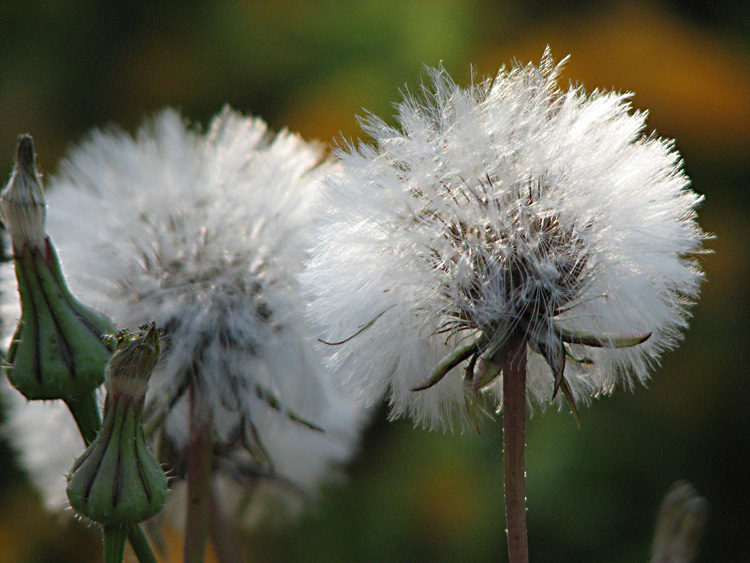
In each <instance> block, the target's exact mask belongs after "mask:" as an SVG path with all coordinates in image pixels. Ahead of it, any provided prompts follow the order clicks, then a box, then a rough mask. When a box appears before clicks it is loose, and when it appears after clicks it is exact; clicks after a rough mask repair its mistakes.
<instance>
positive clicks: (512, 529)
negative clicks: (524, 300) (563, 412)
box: [503, 337, 529, 563]
mask: <svg viewBox="0 0 750 563" xmlns="http://www.w3.org/2000/svg"><path fill="white" fill-rule="evenodd" d="M525 425H526V341H525V340H524V339H523V338H521V337H519V338H516V339H514V342H512V343H511V345H510V346H509V353H508V356H507V358H506V360H505V365H504V366H503V461H504V464H505V519H506V525H507V533H508V555H509V561H510V563H528V561H529V545H528V538H527V534H526V485H525V480H526V469H525V463H524V454H525V451H524V450H525V448H526V436H525V434H526V429H525Z"/></svg>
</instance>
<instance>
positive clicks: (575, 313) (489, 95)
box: [303, 52, 704, 427]
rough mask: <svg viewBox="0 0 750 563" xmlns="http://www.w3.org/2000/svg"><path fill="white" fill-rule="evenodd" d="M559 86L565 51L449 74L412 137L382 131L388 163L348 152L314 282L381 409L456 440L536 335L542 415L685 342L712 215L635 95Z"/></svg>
mask: <svg viewBox="0 0 750 563" xmlns="http://www.w3.org/2000/svg"><path fill="white" fill-rule="evenodd" d="M559 68H560V67H559V66H555V65H554V64H553V62H552V59H551V56H550V55H549V53H548V52H547V53H545V55H544V58H543V59H542V62H541V65H540V66H539V67H536V66H534V65H528V66H525V67H520V66H517V67H514V68H512V69H510V70H506V69H501V70H500V72H499V73H498V75H497V76H496V77H495V78H494V79H493V80H486V81H484V82H480V83H476V84H472V85H471V86H470V87H468V88H461V87H459V86H457V85H456V84H455V83H454V82H453V81H452V80H451V79H450V77H448V76H447V74H446V73H445V71H444V70H442V69H440V68H438V69H435V70H432V71H430V78H431V83H430V84H428V85H426V86H423V87H422V92H421V94H422V95H421V96H420V97H415V96H409V95H407V96H406V98H405V100H404V101H402V102H401V103H399V104H398V105H397V116H396V119H397V121H398V126H397V127H391V126H389V125H387V124H386V123H385V122H383V121H381V120H379V119H378V118H375V117H370V118H368V119H366V120H365V121H364V129H365V130H366V131H367V133H369V134H370V135H371V136H372V138H373V140H374V145H368V144H360V145H359V146H357V147H354V146H349V147H345V148H343V149H341V150H340V151H339V153H338V155H339V156H340V158H341V160H342V164H341V167H340V168H339V170H337V171H336V172H335V173H333V174H331V175H330V176H329V178H328V180H327V190H328V196H329V199H330V200H331V201H332V203H333V205H332V210H331V211H330V213H329V215H328V219H327V223H326V225H325V226H324V228H323V232H322V242H321V243H320V244H319V245H318V247H317V248H316V250H315V252H314V256H313V259H312V261H311V262H310V267H309V268H308V270H307V272H306V273H305V274H304V276H303V280H304V283H305V285H306V286H307V287H308V289H309V290H310V292H311V293H312V294H313V295H314V297H315V302H314V304H313V306H312V316H313V317H314V318H315V319H316V320H317V321H318V322H319V323H320V324H321V326H322V331H323V334H324V339H325V340H326V341H329V342H332V343H335V342H337V341H338V342H342V341H345V342H343V343H341V344H339V345H337V346H332V347H330V351H331V353H332V362H333V363H334V365H336V366H338V368H339V369H341V370H343V371H344V372H345V373H347V374H352V375H351V377H352V379H351V380H350V383H351V384H352V385H353V386H355V387H356V388H357V389H358V390H359V393H360V397H361V398H362V399H363V400H364V402H366V403H373V402H376V401H377V400H379V398H380V397H381V396H382V395H383V394H384V393H388V400H389V402H390V404H391V407H392V415H393V416H401V415H410V416H412V417H413V418H414V420H415V421H416V422H417V423H423V424H425V425H427V426H438V427H447V426H450V425H451V424H452V420H453V419H454V418H455V417H454V415H455V414H456V413H460V416H462V417H464V418H466V417H465V416H464V415H465V405H466V401H467V393H468V392H470V391H473V392H474V393H476V392H477V391H478V390H479V389H484V392H485V393H484V394H485V395H486V396H487V397H488V398H489V400H490V402H492V403H493V404H494V405H495V406H496V405H497V404H499V403H500V400H501V396H500V394H501V388H502V385H501V381H500V378H499V377H497V376H499V375H501V374H500V373H499V369H500V367H501V365H502V359H503V355H502V354H503V346H504V344H506V343H507V342H508V340H509V339H510V338H511V337H512V336H513V335H518V334H522V335H523V337H524V338H525V339H526V341H527V343H528V345H529V351H528V361H529V378H528V384H529V398H530V399H532V400H535V401H537V402H540V403H546V402H549V401H550V400H551V399H553V397H554V395H555V394H556V392H557V390H558V389H560V388H561V389H562V390H563V393H564V394H565V395H566V397H568V398H569V400H570V401H571V402H575V401H578V400H586V399H588V398H590V397H593V396H595V395H597V394H599V393H609V392H611V391H612V389H613V387H614V386H615V383H617V382H618V381H622V382H624V383H625V384H626V385H629V384H631V382H633V381H642V380H644V379H645V378H647V376H648V372H649V369H650V368H651V367H652V364H654V363H655V362H656V361H657V360H658V358H659V356H660V354H661V353H662V352H663V351H664V350H665V349H668V348H670V347H672V346H673V345H674V344H675V342H676V340H677V339H678V338H679V336H680V332H681V330H682V329H684V328H685V326H686V317H687V311H686V309H687V307H688V306H689V304H690V303H691V302H692V301H693V300H694V299H695V298H696V296H697V292H698V285H699V283H700V280H701V278H702V275H701V273H700V271H699V269H698V267H697V266H696V264H695V262H694V259H693V257H694V254H695V253H696V252H698V251H699V250H700V248H701V242H702V240H703V238H704V235H703V233H702V231H701V230H700V228H699V227H698V225H697V224H696V222H695V207H696V205H697V204H698V203H699V201H700V197H699V196H697V195H696V194H695V193H694V192H692V191H690V190H689V189H688V179H687V178H686V176H685V175H684V173H683V171H682V167H681V162H680V157H679V154H678V153H677V152H676V151H675V150H674V147H673V146H672V144H671V142H669V141H665V140H663V139H660V138H658V137H656V136H653V135H650V136H648V135H645V134H644V130H645V119H646V115H645V114H644V113H640V112H633V111H632V110H631V108H630V104H629V102H628V95H623V94H618V93H607V92H594V93H592V94H587V93H585V92H584V91H583V89H581V88H578V87H570V88H569V89H568V90H561V89H560V88H559V87H558V86H557V84H556V82H557V78H558V74H559ZM359 331H361V332H359ZM354 334H357V335H356V337H353V338H348V337H350V336H352V335H354ZM441 360H442V361H441ZM493 366H494V367H493ZM415 389H417V391H414V390H415Z"/></svg>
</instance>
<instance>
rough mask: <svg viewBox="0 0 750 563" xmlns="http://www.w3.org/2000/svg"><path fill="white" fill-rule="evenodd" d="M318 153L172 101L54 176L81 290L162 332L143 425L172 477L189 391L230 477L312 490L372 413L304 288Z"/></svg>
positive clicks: (100, 136)
mask: <svg viewBox="0 0 750 563" xmlns="http://www.w3.org/2000/svg"><path fill="white" fill-rule="evenodd" d="M321 160H322V151H321V149H320V148H318V147H316V146H313V145H310V144H307V143H305V142H304V141H303V140H301V139H300V138H299V137H298V136H296V135H293V134H290V133H287V132H282V133H279V134H278V135H275V136H274V135H271V134H270V133H269V131H268V130H267V127H266V125H265V124H264V123H263V122H262V121H261V120H260V119H249V118H244V117H242V116H241V115H239V114H238V113H236V112H233V111H231V110H229V109H225V110H224V111H223V112H222V113H221V114H220V115H218V116H217V117H216V118H214V120H213V121H212V122H211V124H210V127H209V128H208V130H207V131H206V132H205V134H203V133H200V132H199V131H196V130H193V129H188V128H186V126H185V124H184V123H183V121H182V119H181V118H180V116H179V115H178V114H177V113H175V112H174V111H169V110H168V111H165V112H163V113H161V114H160V115H158V116H157V117H156V118H154V119H153V120H152V121H149V122H148V123H146V124H145V125H144V126H143V127H142V128H141V129H140V130H139V132H138V134H137V136H136V137H135V138H132V137H130V136H129V135H127V134H126V133H124V132H122V131H119V130H111V131H96V132H94V133H92V134H91V135H90V136H89V138H88V139H87V140H86V141H85V142H84V143H83V144H81V145H80V146H79V147H77V148H75V149H74V150H73V151H72V152H71V153H70V155H69V157H68V159H67V160H66V161H64V162H63V164H62V168H61V172H60V174H59V176H58V177H56V178H54V179H53V180H52V181H51V183H50V186H49V190H48V203H49V211H48V225H49V231H50V233H51V234H52V236H53V237H54V239H55V241H56V242H57V244H58V249H59V252H60V255H61V259H62V260H63V262H64V264H65V267H66V271H67V272H69V273H70V276H69V277H70V284H71V286H72V287H73V288H74V291H76V292H77V294H78V295H80V296H81V298H82V299H85V300H86V301H87V302H88V303H90V304H92V305H93V306H95V307H97V308H98V309H100V310H102V311H105V312H106V313H108V314H109V315H110V316H111V317H112V318H113V320H114V321H115V323H116V324H117V325H118V326H121V327H131V328H134V327H137V326H139V325H140V324H142V323H144V322H147V321H154V322H156V323H157V324H158V325H159V326H161V327H163V328H164V331H165V338H164V341H163V343H162V345H163V348H164V353H163V356H162V359H161V360H160V362H159V364H158V365H157V367H156V369H155V371H154V374H153V377H152V378H151V383H150V389H149V392H148V395H147V398H146V400H147V403H146V416H145V423H146V428H147V432H150V437H151V438H152V439H156V438H159V440H158V442H159V448H158V450H159V454H160V455H161V459H162V461H165V462H166V463H167V465H168V467H169V468H170V470H171V475H173V476H175V477H181V476H184V472H185V457H184V456H185V452H186V449H187V447H188V438H189V431H188V426H189V425H188V417H189V410H190V409H189V400H188V394H189V393H188V390H189V389H190V387H191V385H197V386H199V387H200V390H201V404H200V410H199V412H200V413H201V415H202V416H204V417H205V419H206V420H210V421H211V425H212V430H211V436H212V437H213V450H214V452H215V456H216V457H215V462H214V466H215V469H216V470H217V475H221V476H222V479H223V480H225V481H227V482H232V483H239V484H241V485H245V484H248V483H249V482H253V483H259V488H258V490H259V491H260V493H261V494H262V493H263V491H264V490H268V491H277V492H278V491H281V492H283V493H284V494H283V495H282V496H283V497H287V496H291V497H294V498H299V497H300V494H299V493H302V496H309V495H312V494H314V492H315V491H316V490H317V486H318V484H319V483H320V482H321V481H322V480H325V479H327V478H329V477H331V475H336V471H335V467H336V466H337V465H339V464H340V463H343V462H345V461H346V460H348V458H349V457H350V455H351V453H352V448H353V445H354V443H355V441H356V436H357V432H358V427H359V422H360V421H361V414H362V411H361V409H359V408H358V407H357V406H355V405H354V404H353V402H352V401H351V400H350V399H349V398H348V397H347V396H346V395H345V394H344V393H343V392H342V391H341V390H340V389H339V388H338V387H337V386H336V385H335V384H334V382H333V381H332V380H331V379H330V378H329V376H328V374H327V373H326V371H325V370H324V368H323V367H322V363H321V361H320V358H319V354H318V352H317V351H316V350H315V347H314V346H313V341H314V338H312V336H311V333H310V331H309V329H308V327H307V325H306V323H305V322H304V320H303V318H302V311H303V309H304V307H305V303H304V300H303V299H302V297H301V296H300V294H299V291H298V284H297V281H296V276H297V274H298V273H299V271H300V269H301V266H302V263H303V260H304V259H305V258H306V256H307V254H306V248H307V245H308V241H307V239H306V237H307V233H308V230H309V228H310V225H311V223H312V221H313V217H314V216H313V213H312V212H311V209H312V204H313V202H314V201H315V199H316V198H317V197H318V195H319V188H318V183H317V181H316V180H315V175H316V174H317V173H318V172H319V170H318V168H319V167H320V166H321ZM324 166H327V165H324ZM7 311H8V307H7V306H6V307H4V313H7ZM6 318H8V315H7V314H6ZM13 427H17V426H16V425H13ZM24 432H25V433H28V434H34V433H35V432H36V431H32V430H31V429H27V430H25V431H24ZM27 438H28V440H30V441H38V438H37V437H32V436H29V437H26V436H24V435H21V436H19V437H18V438H17V441H19V442H20V443H21V444H23V442H24V441H26V440H27ZM50 440H52V438H50ZM77 453H79V452H75V451H74V452H71V454H70V457H69V458H68V459H67V460H66V464H67V465H69V464H70V460H71V459H72V457H73V456H74V455H76V454H77ZM64 470H65V468H64V467H61V468H60V473H61V474H62V473H63V472H64ZM63 485H64V482H63V481H61V482H60V486H61V487H62V486H63ZM289 492H291V493H293V494H292V495H287V494H286V493H289ZM233 496H234V497H235V498H238V497H240V496H242V495H240V494H234V495H233Z"/></svg>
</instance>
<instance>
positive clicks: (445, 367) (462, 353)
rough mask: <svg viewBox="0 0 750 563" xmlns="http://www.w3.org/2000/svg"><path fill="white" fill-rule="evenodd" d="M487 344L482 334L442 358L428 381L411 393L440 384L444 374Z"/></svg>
mask: <svg viewBox="0 0 750 563" xmlns="http://www.w3.org/2000/svg"><path fill="white" fill-rule="evenodd" d="M486 343H487V336H486V335H485V334H484V333H482V335H481V336H479V338H477V339H476V340H475V341H474V342H472V343H471V344H468V345H466V346H463V347H461V348H459V349H458V350H454V351H453V352H451V353H450V354H448V355H447V356H446V357H445V358H443V359H442V360H441V361H440V363H439V364H438V365H437V367H436V368H435V369H434V370H433V372H432V374H431V375H430V377H429V379H427V381H424V382H422V383H420V384H419V385H417V386H416V387H412V388H411V391H424V390H425V389H429V388H430V387H432V386H433V385H436V384H437V383H439V382H440V380H441V379H443V377H445V376H446V374H447V373H448V372H449V371H450V370H452V369H453V368H454V367H456V366H457V365H458V364H460V363H461V362H463V361H464V360H467V359H469V357H470V356H472V355H473V354H476V353H477V352H478V351H479V350H481V349H482V348H483V347H484V346H485V344H486Z"/></svg>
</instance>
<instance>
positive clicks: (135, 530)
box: [128, 524, 158, 563]
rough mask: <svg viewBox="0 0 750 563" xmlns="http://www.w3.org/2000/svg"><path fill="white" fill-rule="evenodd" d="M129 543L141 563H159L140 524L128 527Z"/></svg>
mask: <svg viewBox="0 0 750 563" xmlns="http://www.w3.org/2000/svg"><path fill="white" fill-rule="evenodd" d="M128 541H129V542H130V547H132V548H133V551H134V552H135V556H136V557H137V558H138V561H139V562H140V563H158V561H157V559H156V555H154V552H153V550H152V549H151V545H149V543H148V538H147V537H146V534H145V533H144V532H143V528H141V525H140V524H133V525H132V526H129V527H128Z"/></svg>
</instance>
